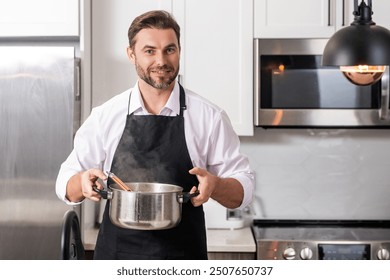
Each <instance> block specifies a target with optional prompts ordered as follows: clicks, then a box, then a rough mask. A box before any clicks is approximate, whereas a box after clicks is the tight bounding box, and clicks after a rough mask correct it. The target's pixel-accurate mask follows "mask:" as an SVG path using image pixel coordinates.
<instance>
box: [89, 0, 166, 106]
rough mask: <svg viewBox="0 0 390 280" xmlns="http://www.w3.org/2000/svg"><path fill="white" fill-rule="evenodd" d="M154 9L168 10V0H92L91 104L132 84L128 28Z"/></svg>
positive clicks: (105, 99)
mask: <svg viewBox="0 0 390 280" xmlns="http://www.w3.org/2000/svg"><path fill="white" fill-rule="evenodd" d="M156 9H162V10H166V11H168V12H171V10H170V9H171V1H170V0H160V1H156V0H142V1H139V0H110V1H107V0H93V3H92V69H93V71H92V93H93V94H92V107H95V106H98V105H100V104H102V103H103V102H105V101H107V100H108V99H109V98H111V97H113V96H114V95H116V94H118V93H121V92H122V91H125V90H126V89H128V88H130V87H132V86H133V85H134V84H135V82H136V80H137V79H138V76H137V73H136V71H135V69H134V66H133V65H132V64H131V63H130V62H129V60H128V58H127V54H126V48H127V47H128V45H129V42H128V37H127V31H128V29H129V27H130V24H131V22H132V21H133V20H134V19H135V17H137V16H139V15H140V14H142V13H144V12H147V11H149V10H156Z"/></svg>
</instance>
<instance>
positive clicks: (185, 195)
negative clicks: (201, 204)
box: [180, 190, 199, 203]
mask: <svg viewBox="0 0 390 280" xmlns="http://www.w3.org/2000/svg"><path fill="white" fill-rule="evenodd" d="M197 195H199V191H198V190H196V191H195V192H194V193H189V192H185V193H182V194H181V197H180V198H181V201H180V202H181V203H187V202H188V201H189V200H190V199H191V197H195V196H197Z"/></svg>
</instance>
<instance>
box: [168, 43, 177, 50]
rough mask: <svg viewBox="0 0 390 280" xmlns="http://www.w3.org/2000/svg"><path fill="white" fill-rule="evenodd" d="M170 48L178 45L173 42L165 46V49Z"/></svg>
mask: <svg viewBox="0 0 390 280" xmlns="http://www.w3.org/2000/svg"><path fill="white" fill-rule="evenodd" d="M168 48H177V45H176V44H174V43H172V44H169V45H168V46H166V47H165V49H168Z"/></svg>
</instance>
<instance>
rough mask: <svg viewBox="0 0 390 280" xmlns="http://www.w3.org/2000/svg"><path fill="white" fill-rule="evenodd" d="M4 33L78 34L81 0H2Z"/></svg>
mask: <svg viewBox="0 0 390 280" xmlns="http://www.w3.org/2000/svg"><path fill="white" fill-rule="evenodd" d="M0 7H1V9H0V19H1V20H0V36H2V37H20V36H23V37H33V36H78V35H79V1H78V0H34V1H31V0H12V1H10V0H0Z"/></svg>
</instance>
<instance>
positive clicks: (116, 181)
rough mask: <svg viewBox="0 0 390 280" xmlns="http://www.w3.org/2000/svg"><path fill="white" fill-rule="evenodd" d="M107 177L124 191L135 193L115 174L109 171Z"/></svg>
mask: <svg viewBox="0 0 390 280" xmlns="http://www.w3.org/2000/svg"><path fill="white" fill-rule="evenodd" d="M107 176H108V177H110V178H111V179H112V180H113V181H114V182H115V183H117V184H118V186H119V187H121V188H122V189H123V190H124V191H128V192H131V191H133V190H132V189H131V188H129V187H128V186H127V185H126V184H125V183H123V181H122V180H121V179H119V178H118V176H116V175H115V174H114V173H112V172H110V171H107Z"/></svg>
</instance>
